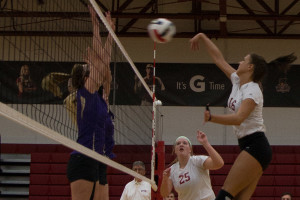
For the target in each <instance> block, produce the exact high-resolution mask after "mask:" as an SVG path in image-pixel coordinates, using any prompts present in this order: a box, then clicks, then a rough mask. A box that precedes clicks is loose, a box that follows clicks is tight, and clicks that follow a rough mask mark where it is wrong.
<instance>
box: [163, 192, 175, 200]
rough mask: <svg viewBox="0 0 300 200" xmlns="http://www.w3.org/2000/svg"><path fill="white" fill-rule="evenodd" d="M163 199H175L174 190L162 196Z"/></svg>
mask: <svg viewBox="0 0 300 200" xmlns="http://www.w3.org/2000/svg"><path fill="white" fill-rule="evenodd" d="M164 200H175V194H174V192H171V193H170V194H169V195H168V196H167V197H165V198H164Z"/></svg>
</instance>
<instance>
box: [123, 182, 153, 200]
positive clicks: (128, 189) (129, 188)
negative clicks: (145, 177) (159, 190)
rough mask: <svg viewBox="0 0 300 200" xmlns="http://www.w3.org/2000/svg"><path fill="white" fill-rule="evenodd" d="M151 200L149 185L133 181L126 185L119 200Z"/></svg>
mask: <svg viewBox="0 0 300 200" xmlns="http://www.w3.org/2000/svg"><path fill="white" fill-rule="evenodd" d="M137 199H139V200H151V185H150V183H148V182H146V181H141V182H137V181H135V180H133V181H130V182H129V183H127V184H126V186H125V188H124V190H123V193H122V196H121V199H120V200H137Z"/></svg>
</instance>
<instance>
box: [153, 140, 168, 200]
mask: <svg viewBox="0 0 300 200" xmlns="http://www.w3.org/2000/svg"><path fill="white" fill-rule="evenodd" d="M155 152H156V157H157V159H156V160H157V165H156V166H157V167H156V170H155V176H156V180H157V186H158V190H157V192H156V198H155V199H156V200H163V198H162V196H161V195H160V186H161V182H162V179H163V176H162V175H163V172H164V170H165V167H166V166H165V163H166V158H165V155H166V154H165V142H164V141H157V146H156V151H155Z"/></svg>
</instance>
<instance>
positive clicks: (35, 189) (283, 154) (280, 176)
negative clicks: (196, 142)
mask: <svg viewBox="0 0 300 200" xmlns="http://www.w3.org/2000/svg"><path fill="white" fill-rule="evenodd" d="M215 148H216V149H217V151H218V152H220V154H221V155H222V157H223V159H224V161H225V165H224V167H222V168H221V169H219V170H216V171H211V172H210V173H211V180H212V185H213V189H214V191H215V192H217V191H218V190H219V189H220V188H221V186H222V184H223V183H224V180H225V178H226V175H227V174H228V172H229V169H230V167H231V165H232V163H233V162H234V160H235V158H236V156H237V155H238V152H239V148H238V147H237V146H215ZM272 148H273V160H272V163H271V165H270V166H269V168H268V169H267V170H266V171H265V172H264V174H263V176H262V178H261V180H260V181H259V183H258V186H257V188H256V190H255V192H254V194H253V197H252V198H251V199H252V200H275V199H278V198H279V197H280V195H281V194H282V193H283V192H290V193H292V194H293V200H300V146H273V147H272ZM114 151H115V153H116V155H117V158H116V159H115V160H116V161H117V162H119V163H121V164H123V165H125V166H127V167H129V168H131V165H132V162H134V161H136V160H142V161H144V162H145V164H146V168H147V173H146V174H147V176H148V177H149V176H150V157H151V147H150V146H145V147H143V148H136V146H134V145H132V146H131V145H126V146H116V147H115V150H114ZM2 152H3V153H31V164H30V185H29V199H30V200H50V199H51V200H52V199H53V200H54V199H56V200H67V199H68V200H69V199H71V198H70V186H69V182H68V180H67V178H66V169H67V161H68V159H69V155H70V152H71V150H70V149H68V148H65V147H63V146H61V145H27V144H26V145H25V144H22V145H20V144H19V145H17V144H2ZM165 152H166V154H165V159H166V166H167V165H168V164H169V163H170V162H171V161H172V160H173V159H174V156H173V155H172V154H171V152H172V146H166V147H165ZM194 153H195V154H203V153H204V150H203V148H201V147H200V146H194ZM131 180H132V177H131V176H129V175H126V174H124V173H123V172H121V171H119V170H116V169H114V168H111V167H108V182H109V185H110V187H109V193H110V200H117V199H120V196H121V194H122V191H123V188H124V186H125V185H126V183H128V182H129V181H131Z"/></svg>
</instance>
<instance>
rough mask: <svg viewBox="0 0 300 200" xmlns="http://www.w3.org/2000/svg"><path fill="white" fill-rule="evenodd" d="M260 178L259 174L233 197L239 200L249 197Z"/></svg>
mask: <svg viewBox="0 0 300 200" xmlns="http://www.w3.org/2000/svg"><path fill="white" fill-rule="evenodd" d="M260 178H261V176H259V177H257V178H256V180H254V181H252V183H251V184H250V185H248V186H247V187H246V188H245V189H243V190H242V191H241V192H240V193H238V194H237V195H236V196H235V198H234V199H240V200H244V199H250V198H251V195H252V194H253V192H254V191H255V188H256V185H257V183H258V181H259V179H260Z"/></svg>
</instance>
